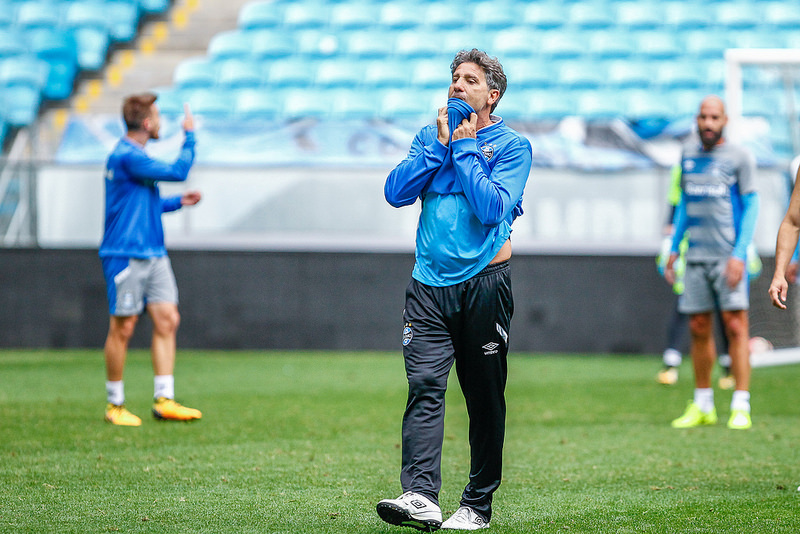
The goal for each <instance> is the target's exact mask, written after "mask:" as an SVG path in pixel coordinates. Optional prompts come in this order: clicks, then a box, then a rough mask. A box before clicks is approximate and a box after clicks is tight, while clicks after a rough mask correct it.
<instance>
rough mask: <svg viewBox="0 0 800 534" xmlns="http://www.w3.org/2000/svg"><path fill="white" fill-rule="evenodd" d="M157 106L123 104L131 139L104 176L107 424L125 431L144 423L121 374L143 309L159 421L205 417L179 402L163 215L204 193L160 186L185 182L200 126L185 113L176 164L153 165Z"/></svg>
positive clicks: (140, 97) (143, 98)
mask: <svg viewBox="0 0 800 534" xmlns="http://www.w3.org/2000/svg"><path fill="white" fill-rule="evenodd" d="M155 101H156V95H154V94H152V93H144V94H137V95H132V96H129V97H127V98H125V100H124V102H123V105H122V116H123V120H124V121H125V127H126V129H127V134H126V135H125V136H124V137H123V138H122V139H120V141H119V142H118V143H117V145H116V147H115V148H114V150H113V151H112V152H111V154H110V155H109V157H108V160H107V162H106V169H105V188H106V213H105V232H104V234H103V241H102V243H101V245H100V258H101V260H102V263H103V273H104V275H105V279H106V286H107V292H108V305H109V311H110V315H111V317H110V321H109V328H108V336H107V338H106V343H105V360H106V393H107V396H108V404H107V406H106V412H105V419H106V421H108V422H110V423H113V424H115V425H124V426H139V425H140V424H141V423H142V421H141V419H139V417H137V416H136V415H134V414H132V413H131V412H129V411H128V410H127V409H126V408H125V406H124V403H125V390H124V384H123V381H122V374H123V369H124V367H125V359H126V357H127V351H128V343H129V342H130V339H131V336H133V332H134V329H135V327H136V323H137V321H138V320H139V315H140V314H141V313H142V312H143V311H145V310H147V313H148V315H149V316H150V318H151V320H152V322H153V338H152V345H151V351H152V361H153V372H154V375H155V376H154V403H153V416H154V417H156V418H157V419H166V420H178V421H188V420H191V419H200V418H201V417H202V414H201V413H200V411H198V410H195V409H192V408H187V407H185V406H182V405H180V404H178V403H177V402H175V400H174V397H175V386H174V378H173V370H174V367H175V344H176V343H175V337H176V332H177V330H178V324H179V322H180V315H179V313H178V286H177V284H176V283H175V276H174V274H173V272H172V265H171V264H170V261H169V257H168V256H167V251H166V248H165V247H164V229H163V226H162V223H161V214H162V213H164V212H168V211H175V210H178V209H180V208H181V207H182V206H191V205H194V204H197V203H198V202H199V201H200V193H199V192H197V191H188V192H186V193H184V194H183V195H179V196H174V197H163V198H162V197H161V196H160V194H159V190H158V182H159V181H171V182H182V181H185V180H186V178H187V176H188V174H189V169H190V168H191V166H192V163H193V161H194V145H195V138H194V120H193V118H192V114H191V112H190V111H189V108H188V106H185V108H184V110H185V113H186V116H185V118H184V121H183V129H184V136H185V137H184V142H183V146H182V148H181V151H180V155H179V156H178V159H177V160H176V161H175V162H174V163H172V164H168V163H164V162H161V161H158V160H155V159H152V158H150V157H149V156H148V155H147V153H146V152H145V150H144V148H145V144H147V142H148V141H149V140H151V139H158V138H159V128H160V125H161V124H160V115H159V110H158V106H157V105H156V103H155Z"/></svg>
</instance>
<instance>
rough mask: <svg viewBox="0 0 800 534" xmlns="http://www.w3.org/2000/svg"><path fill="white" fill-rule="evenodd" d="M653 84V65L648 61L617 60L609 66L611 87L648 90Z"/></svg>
mask: <svg viewBox="0 0 800 534" xmlns="http://www.w3.org/2000/svg"><path fill="white" fill-rule="evenodd" d="M652 83H653V71H652V64H651V63H650V62H648V61H631V60H617V61H612V62H610V63H609V64H608V84H609V87H615V88H619V89H630V88H634V87H636V88H646V87H648V86H649V85H650V84H652Z"/></svg>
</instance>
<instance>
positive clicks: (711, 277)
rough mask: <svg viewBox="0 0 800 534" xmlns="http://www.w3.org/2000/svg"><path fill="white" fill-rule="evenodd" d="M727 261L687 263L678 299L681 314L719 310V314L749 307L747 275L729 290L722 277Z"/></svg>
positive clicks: (726, 282) (723, 276)
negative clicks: (681, 290)
mask: <svg viewBox="0 0 800 534" xmlns="http://www.w3.org/2000/svg"><path fill="white" fill-rule="evenodd" d="M727 264H728V259H727V258H725V259H723V260H719V261H716V262H698V263H687V264H686V275H685V276H684V283H685V287H684V290H683V295H681V296H680V299H679V300H678V311H680V312H681V313H687V314H692V313H704V312H709V311H713V310H715V309H717V308H719V309H720V310H722V311H736V310H747V309H749V308H750V284H749V281H748V279H747V273H746V272H745V273H744V276H743V277H742V280H741V281H740V282H739V283H738V284H737V285H736V287H733V288H731V287H730V286H729V285H728V281H727V280H726V278H725V267H726V266H727Z"/></svg>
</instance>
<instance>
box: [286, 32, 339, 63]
mask: <svg viewBox="0 0 800 534" xmlns="http://www.w3.org/2000/svg"><path fill="white" fill-rule="evenodd" d="M342 37H344V36H342ZM294 41H295V43H296V45H297V49H296V50H297V52H296V56H297V57H305V58H308V59H310V60H315V59H324V58H329V57H336V56H337V55H338V54H340V53H342V52H343V44H342V43H341V41H342V38H341V37H339V36H338V35H336V34H331V33H330V32H327V31H322V30H303V31H298V32H295V33H294Z"/></svg>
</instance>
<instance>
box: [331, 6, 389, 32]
mask: <svg viewBox="0 0 800 534" xmlns="http://www.w3.org/2000/svg"><path fill="white" fill-rule="evenodd" d="M379 15H380V9H379V6H378V5H377V4H375V3H374V2H365V1H359V2H344V3H341V4H337V5H334V6H332V7H331V11H330V27H331V29H332V30H334V31H355V30H363V29H366V28H371V27H372V26H374V25H375V22H376V21H377V20H378V19H379Z"/></svg>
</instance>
